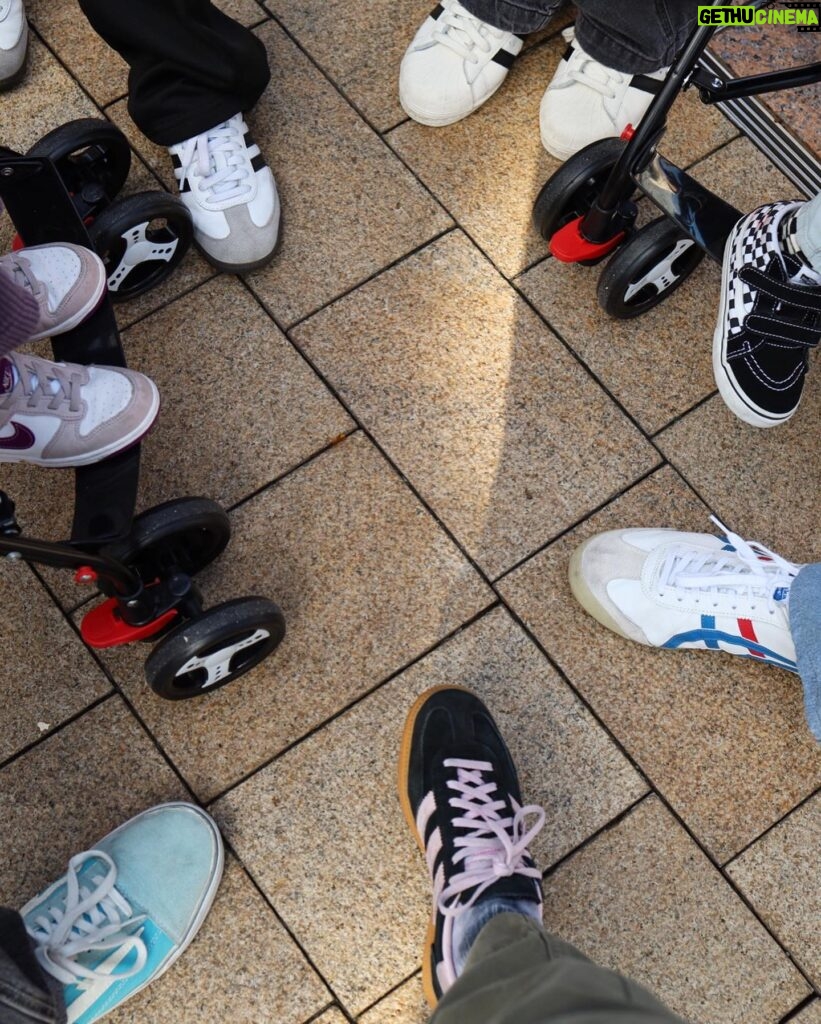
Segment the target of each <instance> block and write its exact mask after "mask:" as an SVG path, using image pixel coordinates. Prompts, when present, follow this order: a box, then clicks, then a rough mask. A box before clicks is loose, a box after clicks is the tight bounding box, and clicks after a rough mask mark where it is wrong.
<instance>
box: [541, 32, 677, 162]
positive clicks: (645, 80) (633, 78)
mask: <svg viewBox="0 0 821 1024" xmlns="http://www.w3.org/2000/svg"><path fill="white" fill-rule="evenodd" d="M562 35H563V36H564V38H565V40H566V41H567V43H568V47H567V49H566V50H565V53H564V56H563V57H562V59H561V60H560V61H559V66H558V67H557V68H556V73H555V75H554V76H553V78H552V80H551V82H550V85H548V87H547V90H546V91H545V94H544V96H543V97H542V103H541V109H540V111H539V124H540V128H541V134H542V145H543V146H544V148H545V149H546V150H547V151H548V153H550V155H551V156H555V157H556V158H557V159H558V160H567V159H568V158H569V157H571V156H573V154H574V153H578V151H579V150H580V149H584V147H585V146H589V145H590V143H591V142H598V140H599V139H608V138H618V137H619V136H620V135H621V133H622V132H623V131H624V129H625V128H626V127H627V125H628V124H632V125H633V127H635V126H636V125H637V124H638V123H639V121H640V120H641V119H642V117H644V114H645V112H646V111H647V108H648V107H649V106H650V104H651V103H652V101H653V97H654V96H655V94H656V93H657V92H658V91H659V89H660V88H661V82H662V80H663V79H664V76H665V75H666V74H667V71H668V70H669V69H668V68H661V69H660V70H659V71H654V72H653V73H652V74H648V75H630V74H628V73H627V72H621V71H614V70H613V69H612V68H607V67H605V66H604V64H599V62H598V61H596V60H593V58H592V57H591V56H589V55H588V54H586V53H585V52H584V50H583V49H582V48H581V47H580V46H579V44H578V43H577V42H576V34H575V32H574V30H573V29H572V28H568V29H565V30H564V32H563V33H562Z"/></svg>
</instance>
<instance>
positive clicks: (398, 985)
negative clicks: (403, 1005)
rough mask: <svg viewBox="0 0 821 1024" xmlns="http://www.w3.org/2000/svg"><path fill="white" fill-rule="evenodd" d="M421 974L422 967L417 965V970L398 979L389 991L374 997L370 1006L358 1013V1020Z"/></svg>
mask: <svg viewBox="0 0 821 1024" xmlns="http://www.w3.org/2000/svg"><path fill="white" fill-rule="evenodd" d="M421 976H422V968H421V967H417V968H416V970H415V971H411V973H410V974H409V975H408V976H407V977H406V978H402V980H401V981H398V982H397V983H396V984H395V985H392V986H391V987H390V988H389V989H388V991H387V992H383V993H382V995H381V996H379V998H378V999H374V1001H373V1002H372V1003H371V1004H370V1005H369V1006H366V1007H365V1009H364V1010H360V1011H359V1013H358V1014H357V1015H356V1016H357V1020H361V1019H362V1018H363V1017H365V1016H366V1014H369V1013H370V1012H371V1011H372V1010H375V1009H376V1007H377V1006H379V1004H380V1003H383V1002H384V1001H385V1000H386V999H389V998H390V997H391V996H392V995H393V994H394V993H395V992H398V991H399V989H400V988H402V986H403V985H407V984H408V983H409V982H411V981H413V980H414V978H421Z"/></svg>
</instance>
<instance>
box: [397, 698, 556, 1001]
mask: <svg viewBox="0 0 821 1024" xmlns="http://www.w3.org/2000/svg"><path fill="white" fill-rule="evenodd" d="M399 799H400V803H401V804H402V809H403V810H404V813H405V818H406V819H407V822H408V825H409V826H410V828H411V831H412V832H413V834H414V835H415V836H416V840H417V842H418V844H419V847H420V848H421V850H422V852H423V854H424V855H425V859H426V861H427V866H428V871H429V872H430V876H431V880H432V883H433V912H432V916H431V922H430V927H429V930H428V937H427V943H426V948H425V953H424V958H423V964H422V977H423V984H424V988H425V994H426V996H427V998H428V1001H429V1002H430V1004H431V1005H432V1006H433V1005H435V1004H436V1002H437V1001H438V1000H439V998H440V997H441V996H442V995H443V994H444V993H445V992H446V991H447V989H448V988H450V986H451V985H452V984H453V982H454V981H455V980H456V977H457V975H458V973H459V970H460V965H461V963H462V962H463V960H464V957H465V955H466V953H467V949H468V948H469V943H470V942H471V941H472V939H473V938H474V937H475V931H476V927H475V926H477V925H478V926H481V925H482V924H483V923H484V922H485V921H486V920H487V919H489V917H491V916H493V915H494V913H500V912H503V911H513V912H516V913H524V914H528V915H529V916H532V917H535V918H536V919H537V920H539V921H541V913H542V894H541V872H540V871H539V869H538V868H537V867H536V864H535V863H534V861H533V858H532V857H531V856H530V853H529V852H528V849H527V847H528V844H529V843H530V842H531V841H532V840H533V838H534V837H535V836H536V834H537V833H538V832H539V830H540V829H541V827H542V825H543V824H544V811H543V810H542V808H541V807H536V806H527V807H523V806H522V797H521V793H520V791H519V782H518V779H517V776H516V768H515V766H514V764H513V760H512V758H511V756H510V752H509V750H508V749H507V745H506V744H505V741H504V740H503V739H502V736H501V734H500V732H499V729H498V727H497V725H496V723H495V722H494V720H493V718H492V717H491V714H490V712H489V711H488V709H487V708H486V707H485V705H484V704H483V703H482V702H481V701H480V700H479V698H478V697H476V696H474V695H473V694H472V693H470V692H469V691H468V690H465V689H462V688H460V687H457V686H440V687H435V688H434V689H432V690H428V692H427V693H424V694H422V696H421V697H420V698H419V699H418V700H417V702H416V703H415V704H414V706H413V708H412V709H411V711H410V713H409V715H408V719H407V722H406V724H405V730H404V734H403V737H402V750H401V754H400V763H399ZM534 818H535V821H534V822H533V823H532V824H531V825H528V824H527V821H528V819H534ZM471 923H472V924H473V925H474V927H473V928H471V927H470V925H471Z"/></svg>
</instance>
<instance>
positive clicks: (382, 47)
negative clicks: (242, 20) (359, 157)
mask: <svg viewBox="0 0 821 1024" xmlns="http://www.w3.org/2000/svg"><path fill="white" fill-rule="evenodd" d="M266 6H267V7H268V9H269V10H270V11H271V12H272V13H273V14H274V15H275V16H276V17H277V18H278V19H279V20H280V21H281V22H282V24H283V25H284V26H285V28H286V29H288V31H289V32H291V33H292V34H293V35H294V36H295V37H296V38H297V39H298V40H299V42H300V44H301V45H302V46H304V47H305V49H306V50H307V51H308V53H310V54H311V56H312V57H313V58H314V60H316V61H317V63H318V64H319V65H320V67H322V68H323V69H324V70H325V71H326V72H327V74H328V75H329V76H330V77H331V79H332V80H333V81H334V82H335V83H336V85H337V86H338V87H339V88H340V89H341V90H342V92H343V93H345V95H346V96H347V97H348V99H349V100H350V101H351V102H352V103H353V104H354V105H355V106H356V107H357V108H358V109H359V110H361V111H362V113H363V114H364V115H365V117H367V118H368V120H369V121H370V122H371V124H372V125H373V126H374V127H375V128H376V130H377V131H386V130H387V129H388V128H391V127H393V125H395V124H398V123H399V122H400V121H402V120H404V119H405V118H406V117H407V116H408V115H407V114H406V113H405V111H404V110H403V109H402V107H401V106H400V104H399V63H400V61H401V60H402V55H403V54H404V52H405V50H406V48H407V46H408V43H409V42H410V40H411V39H412V38H413V34H414V33H415V32H416V29H417V28H418V27H419V25H421V23H422V21H423V20H424V19H425V18H426V17H427V15H428V14H429V13H430V9H431V8H430V4H428V3H427V2H426V0H398V2H397V0H375V2H373V3H368V4H359V3H354V2H352V0H268V2H267V3H266ZM329 24H333V25H334V26H335V30H334V31H333V32H329V31H328V25H329Z"/></svg>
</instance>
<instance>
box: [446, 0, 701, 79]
mask: <svg viewBox="0 0 821 1024" xmlns="http://www.w3.org/2000/svg"><path fill="white" fill-rule="evenodd" d="M461 2H462V5H463V6H464V7H465V8H467V10H469V11H470V13H471V14H473V15H475V16H476V17H477V18H481V19H482V21H486V22H488V23H489V24H491V25H494V26H495V27H496V28H502V29H505V30H506V31H508V32H515V33H516V34H517V35H527V34H528V33H529V32H537V31H538V30H539V29H541V28H544V27H545V25H546V24H547V23H548V22H549V21H550V19H551V18H552V17H553V15H554V14H555V13H556V11H557V10H558V9H559V8H560V7H561V6H562V3H563V0H461ZM698 3H699V0H622V2H621V3H619V2H617V0H576V7H577V9H578V12H579V15H578V18H577V19H576V36H577V38H578V40H579V43H580V45H581V47H582V49H584V50H585V51H586V52H587V53H589V54H590V56H591V57H593V58H594V59H595V60H597V61H599V63H601V64H604V65H606V66H607V67H609V68H614V69H615V70H616V71H624V72H627V73H628V74H631V75H639V74H646V73H647V72H648V71H658V69H659V68H661V67H664V66H665V65H666V64H669V63H671V61H672V59H673V57H674V55H675V54H676V53H677V51H678V50H680V49H681V47H682V46H683V45H684V42H685V40H686V39H687V37H688V36H689V34H690V33H691V32H692V31H693V29H694V28H695V25H696V17H697V15H698Z"/></svg>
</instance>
